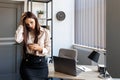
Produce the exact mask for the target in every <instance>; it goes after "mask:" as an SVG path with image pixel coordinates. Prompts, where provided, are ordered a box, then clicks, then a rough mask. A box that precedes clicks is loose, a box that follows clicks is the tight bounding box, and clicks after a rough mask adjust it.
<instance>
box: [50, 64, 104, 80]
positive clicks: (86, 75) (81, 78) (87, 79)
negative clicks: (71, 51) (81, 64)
mask: <svg viewBox="0 0 120 80" xmlns="http://www.w3.org/2000/svg"><path fill="white" fill-rule="evenodd" d="M48 66H49V75H48V76H49V77H51V78H62V79H73V80H103V79H101V78H99V77H98V75H99V73H98V72H97V66H87V65H86V67H88V68H90V69H92V71H87V72H81V73H80V74H79V75H77V76H71V75H67V74H64V73H60V72H55V71H54V66H53V64H51V63H50V64H48Z"/></svg>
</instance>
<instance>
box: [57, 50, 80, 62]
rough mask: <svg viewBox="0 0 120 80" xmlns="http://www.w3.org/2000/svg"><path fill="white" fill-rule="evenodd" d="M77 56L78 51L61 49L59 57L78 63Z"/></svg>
mask: <svg viewBox="0 0 120 80" xmlns="http://www.w3.org/2000/svg"><path fill="white" fill-rule="evenodd" d="M77 55H78V52H77V50H76V49H66V48H60V50H59V55H58V56H59V57H63V58H69V59H74V60H76V62H77Z"/></svg>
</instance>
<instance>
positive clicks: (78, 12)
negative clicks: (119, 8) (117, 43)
mask: <svg viewBox="0 0 120 80" xmlns="http://www.w3.org/2000/svg"><path fill="white" fill-rule="evenodd" d="M105 10H106V9H105V0H76V2H75V44H78V45H80V46H86V47H92V48H97V49H105V46H106V45H105V44H106V42H105V41H106V39H105V38H106V34H105V33H106V30H105V29H106V28H105V25H106V22H105Z"/></svg>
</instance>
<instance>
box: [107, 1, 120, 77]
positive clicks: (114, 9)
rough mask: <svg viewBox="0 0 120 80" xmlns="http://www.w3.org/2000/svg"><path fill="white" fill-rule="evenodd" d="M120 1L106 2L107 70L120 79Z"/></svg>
mask: <svg viewBox="0 0 120 80" xmlns="http://www.w3.org/2000/svg"><path fill="white" fill-rule="evenodd" d="M119 8H120V0H106V49H107V57H106V59H107V70H108V72H109V73H110V74H111V76H112V77H114V78H116V77H118V78H120V62H119V61H120V9H119Z"/></svg>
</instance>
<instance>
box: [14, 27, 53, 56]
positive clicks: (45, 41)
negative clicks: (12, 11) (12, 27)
mask: <svg viewBox="0 0 120 80" xmlns="http://www.w3.org/2000/svg"><path fill="white" fill-rule="evenodd" d="M28 36H29V37H28V39H27V44H30V43H34V36H33V35H32V34H31V33H30V32H29V33H28ZM15 40H16V42H18V43H21V42H22V41H23V26H22V25H19V27H18V29H17V30H16V34H15ZM38 44H39V45H40V47H42V48H43V51H42V53H40V52H39V51H37V52H36V55H37V56H49V55H50V46H51V44H50V33H49V30H47V29H45V28H42V27H40V35H39V36H38ZM27 52H28V53H30V54H33V51H31V50H30V49H29V48H28V47H27Z"/></svg>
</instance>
